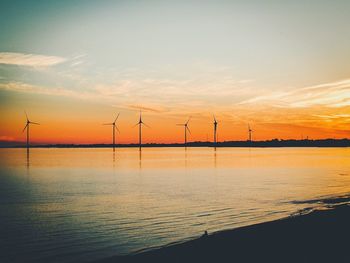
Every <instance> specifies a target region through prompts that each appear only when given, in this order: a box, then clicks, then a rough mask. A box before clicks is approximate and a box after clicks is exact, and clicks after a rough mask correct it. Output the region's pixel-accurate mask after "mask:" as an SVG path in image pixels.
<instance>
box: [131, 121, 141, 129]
mask: <svg viewBox="0 0 350 263" xmlns="http://www.w3.org/2000/svg"><path fill="white" fill-rule="evenodd" d="M139 124H140V123H139V122H138V123H136V124H135V125H134V126H132V127H133V128H134V127H136V126H137V125H139Z"/></svg>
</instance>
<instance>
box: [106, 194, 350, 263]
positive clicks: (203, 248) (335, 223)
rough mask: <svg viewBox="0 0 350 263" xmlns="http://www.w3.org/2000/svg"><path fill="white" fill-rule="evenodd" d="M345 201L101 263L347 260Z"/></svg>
mask: <svg viewBox="0 0 350 263" xmlns="http://www.w3.org/2000/svg"><path fill="white" fill-rule="evenodd" d="M349 201H350V197H348V196H347V197H341V198H333V199H327V200H310V201H308V202H310V203H313V202H315V203H316V202H317V203H322V204H323V205H324V206H323V207H324V208H323V209H325V210H315V211H313V212H310V213H307V214H302V215H298V216H290V217H288V218H284V219H280V220H275V221H271V222H266V223H261V224H256V225H251V226H247V227H241V228H237V229H233V230H227V231H222V232H218V233H214V234H210V233H209V235H208V236H203V237H199V238H198V239H195V240H191V241H188V242H184V243H180V244H174V245H169V246H165V247H162V248H159V249H155V250H151V251H146V252H140V253H136V254H133V255H128V256H115V257H112V258H107V259H104V260H102V261H100V262H350V252H349V241H350V205H349V204H348V202H349Z"/></svg>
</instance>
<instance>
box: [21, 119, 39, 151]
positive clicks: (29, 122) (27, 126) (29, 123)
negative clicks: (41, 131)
mask: <svg viewBox="0 0 350 263" xmlns="http://www.w3.org/2000/svg"><path fill="white" fill-rule="evenodd" d="M25 114H26V119H27V123H26V126H25V127H24V129H23V131H22V132H24V131H25V130H26V129H27V149H29V127H30V125H31V124H35V125H40V124H39V123H37V122H32V121H30V120H29V118H28V115H27V113H26V112H25Z"/></svg>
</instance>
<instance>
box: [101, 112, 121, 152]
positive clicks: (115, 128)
mask: <svg viewBox="0 0 350 263" xmlns="http://www.w3.org/2000/svg"><path fill="white" fill-rule="evenodd" d="M119 114H120V113H118V115H117V117H116V118H115V120H114V122H112V123H104V124H103V125H112V133H113V149H114V147H115V130H117V131H118V132H119V133H120V131H119V129H118V127H117V125H116V124H115V123H116V122H117V120H118V117H119Z"/></svg>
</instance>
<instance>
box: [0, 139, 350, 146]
mask: <svg viewBox="0 0 350 263" xmlns="http://www.w3.org/2000/svg"><path fill="white" fill-rule="evenodd" d="M184 146H187V147H349V146H350V140H349V139H322V140H279V139H273V140H266V141H224V142H218V143H216V144H214V143H213V142H200V141H198V142H188V143H187V144H186V145H185V144H183V143H146V144H142V147H184ZM0 147H1V148H23V147H25V144H24V143H22V142H4V141H2V142H0ZM31 147H33V148H103V147H113V145H112V144H33V145H31ZM115 147H139V145H138V144H116V145H115Z"/></svg>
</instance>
